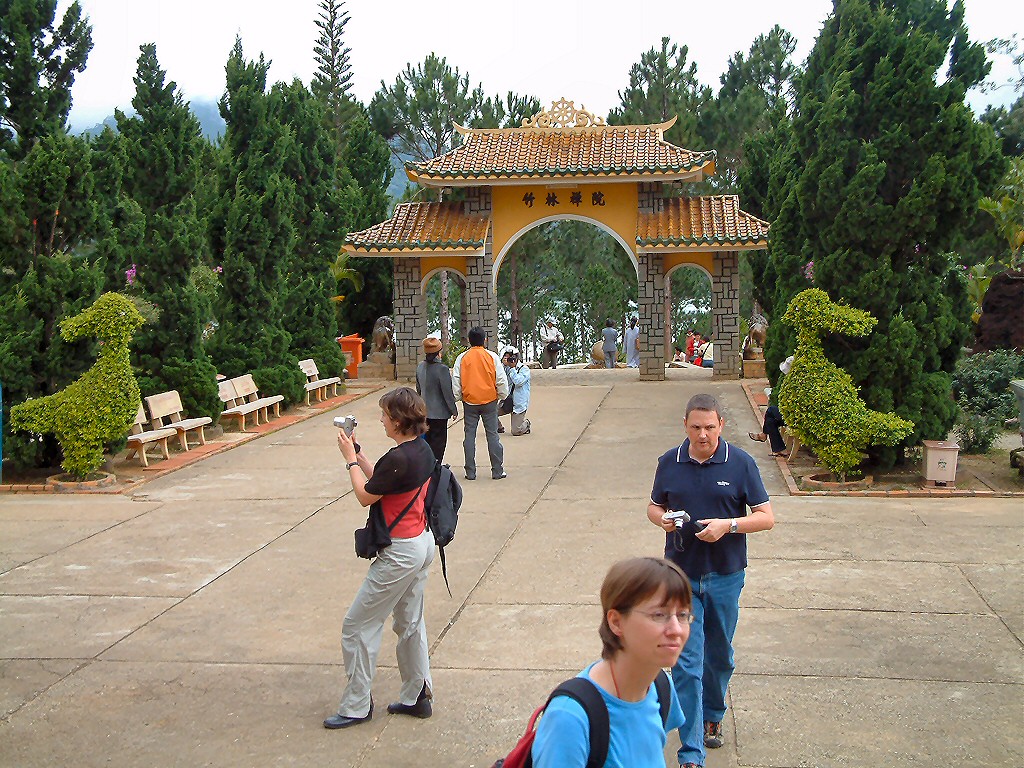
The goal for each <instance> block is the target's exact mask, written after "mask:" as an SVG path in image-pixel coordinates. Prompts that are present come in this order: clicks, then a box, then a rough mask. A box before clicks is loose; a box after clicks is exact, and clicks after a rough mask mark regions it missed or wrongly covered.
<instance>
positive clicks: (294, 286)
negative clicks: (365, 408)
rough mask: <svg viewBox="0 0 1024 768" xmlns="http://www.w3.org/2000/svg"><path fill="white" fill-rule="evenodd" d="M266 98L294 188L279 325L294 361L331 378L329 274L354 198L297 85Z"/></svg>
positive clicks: (314, 110) (319, 109)
mask: <svg viewBox="0 0 1024 768" xmlns="http://www.w3.org/2000/svg"><path fill="white" fill-rule="evenodd" d="M272 98H273V99H275V100H277V101H279V102H280V109H281V116H282V119H283V121H284V122H285V124H286V125H287V126H288V128H289V129H290V130H291V132H292V134H293V135H294V137H295V141H293V142H291V143H290V144H289V148H290V150H291V151H290V153H289V155H288V157H287V159H286V161H285V167H284V171H285V173H286V174H287V176H288V178H290V179H291V180H292V181H293V182H294V184H295V214H294V216H295V223H296V227H295V247H294V251H293V253H292V259H291V263H290V264H289V265H288V270H287V273H286V276H285V281H286V283H287V294H286V296H285V311H284V319H285V326H286V327H287V328H288V329H289V331H290V332H291V334H292V349H293V351H294V353H295V355H296V357H299V358H307V357H312V358H313V359H314V360H316V362H317V366H318V368H319V370H320V372H321V374H323V375H326V376H337V375H339V374H340V373H341V369H342V368H343V367H344V363H343V360H344V358H343V356H342V354H341V348H340V347H339V346H338V344H337V342H336V341H335V338H336V336H337V330H338V328H337V321H336V318H335V313H334V303H333V301H332V300H331V297H333V296H334V295H335V293H336V290H335V289H336V288H337V281H336V280H335V279H334V276H333V275H332V274H331V269H330V268H331V264H332V263H333V262H334V260H335V258H336V257H337V254H338V249H339V247H340V246H341V240H342V237H343V236H344V234H345V232H346V228H347V224H348V222H349V221H351V218H352V213H351V207H352V201H353V199H354V197H355V195H354V194H353V193H354V190H353V189H352V182H351V178H348V179H342V178H341V177H340V176H339V174H338V173H337V168H338V166H337V157H338V147H337V142H336V141H335V134H334V133H333V131H328V130H326V129H325V127H324V108H323V106H322V105H321V104H320V103H319V102H318V101H317V100H316V98H315V97H314V96H313V95H312V94H311V93H310V92H309V91H308V90H307V89H306V87H305V86H304V85H303V84H302V82H301V81H299V80H294V81H292V83H291V84H290V85H284V84H282V83H278V84H277V85H275V86H274V89H273V92H272Z"/></svg>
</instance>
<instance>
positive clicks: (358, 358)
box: [337, 333, 366, 379]
mask: <svg viewBox="0 0 1024 768" xmlns="http://www.w3.org/2000/svg"><path fill="white" fill-rule="evenodd" d="M337 341H338V344H340V345H341V351H342V352H344V353H345V359H346V360H347V361H348V365H347V366H345V378H348V379H358V378H359V364H360V363H361V362H363V342H364V341H366V339H361V338H359V334H358V333H353V334H349V335H348V336H339V337H338V339H337Z"/></svg>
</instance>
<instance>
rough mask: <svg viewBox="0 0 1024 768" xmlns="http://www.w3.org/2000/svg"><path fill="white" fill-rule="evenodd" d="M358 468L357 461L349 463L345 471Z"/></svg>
mask: <svg viewBox="0 0 1024 768" xmlns="http://www.w3.org/2000/svg"><path fill="white" fill-rule="evenodd" d="M358 466H359V462H358V461H350V462H349V463H348V464H346V465H345V469H352V467H358Z"/></svg>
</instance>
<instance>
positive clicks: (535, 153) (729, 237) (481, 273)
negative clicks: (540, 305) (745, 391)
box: [344, 99, 768, 380]
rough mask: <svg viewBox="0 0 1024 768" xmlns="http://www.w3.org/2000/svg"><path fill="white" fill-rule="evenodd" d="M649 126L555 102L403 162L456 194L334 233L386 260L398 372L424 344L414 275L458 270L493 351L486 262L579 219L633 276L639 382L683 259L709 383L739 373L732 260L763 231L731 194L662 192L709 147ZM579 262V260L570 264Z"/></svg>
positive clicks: (494, 328) (494, 271)
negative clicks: (704, 281) (697, 303)
mask: <svg viewBox="0 0 1024 768" xmlns="http://www.w3.org/2000/svg"><path fill="white" fill-rule="evenodd" d="M674 122H675V118H673V119H672V120H669V121H668V122H665V123H660V124H657V125H614V126H613V125H605V124H604V121H603V120H602V119H601V118H595V117H594V116H593V115H591V114H590V113H588V112H585V111H583V110H577V109H575V108H574V106H573V103H572V102H571V101H565V100H564V99H562V100H561V101H558V102H555V103H554V104H552V105H551V110H550V111H549V112H541V113H539V114H538V115H536V116H534V117H533V118H532V119H530V120H524V121H523V125H522V127H520V128H501V129H488V128H483V129H468V128H463V127H462V126H459V125H456V128H457V130H458V131H459V133H460V134H461V135H462V138H463V143H462V145H461V146H459V147H457V148H456V149H453V150H451V151H450V152H447V153H445V154H444V155H441V156H440V157H436V158H434V159H433V160H430V161H428V162H426V163H407V164H406V173H407V174H408V175H409V178H410V179H412V180H413V181H415V182H418V183H420V184H422V185H424V186H428V187H439V188H449V189H450V188H456V187H457V188H463V189H465V200H464V201H460V202H429V203H402V204H400V205H398V206H397V207H396V208H395V213H394V215H393V216H392V217H391V218H390V219H388V220H387V221H384V222H381V223H380V224H376V225H374V226H372V227H370V228H368V229H364V230H362V231H360V232H352V233H351V234H349V235H348V237H347V238H346V239H345V245H344V249H345V250H346V251H347V252H348V253H350V254H352V255H353V256H360V257H365V256H371V257H380V258H389V259H392V260H393V263H394V304H395V306H394V319H395V347H396V367H397V371H396V372H397V375H398V378H400V379H410V378H413V377H415V374H416V364H417V361H418V358H419V353H420V346H419V345H420V341H421V340H422V338H423V337H424V336H426V334H427V332H428V329H427V320H426V299H425V297H424V294H423V283H424V277H426V276H427V275H429V274H430V273H433V272H435V271H437V270H438V269H451V270H454V271H456V272H458V273H459V274H460V275H462V277H463V279H464V280H465V283H466V287H465V290H464V296H465V301H466V312H465V319H466V321H467V322H468V324H469V325H470V326H473V325H479V326H481V327H482V328H484V329H485V330H486V331H487V334H488V336H489V338H490V341H491V343H492V344H497V343H498V309H497V302H496V298H495V296H496V286H497V277H498V268H499V267H500V264H501V260H502V259H503V258H504V256H505V254H506V253H507V251H508V249H509V247H510V246H511V245H512V243H514V242H515V240H516V239H517V238H518V237H519V236H520V235H522V234H523V233H524V232H526V231H527V230H529V229H531V228H532V227H534V226H537V225H539V224H541V223H543V222H546V221H551V220H556V219H569V218H572V219H580V220H584V221H589V222H591V223H593V224H595V225H597V226H599V227H601V229H603V230H605V231H606V232H608V233H610V234H611V235H612V236H613V237H615V239H616V240H618V241H619V242H620V243H621V244H622V245H623V247H624V248H625V249H626V250H627V251H628V252H629V254H630V256H631V258H632V260H633V263H634V265H635V266H636V269H637V279H638V281H639V290H638V294H637V295H638V304H639V311H638V315H639V319H640V323H639V327H640V328H641V333H642V335H641V337H640V378H641V379H646V380H661V379H664V378H665V357H664V353H665V344H664V338H665V314H666V313H665V311H664V309H665V306H664V305H665V280H666V276H667V275H668V274H669V272H670V271H672V270H673V269H675V268H676V267H678V266H681V265H683V264H693V265H695V266H698V267H702V268H703V269H705V270H706V271H707V272H708V274H710V275H711V311H712V316H713V327H714V339H715V368H714V375H715V376H716V377H724V378H738V377H739V375H740V351H741V350H740V343H741V339H740V333H739V306H740V305H739V272H738V259H737V252H738V251H741V250H762V249H764V248H766V247H767V235H768V224H767V223H765V222H764V221H761V220H760V219H758V218H756V217H754V216H751V215H750V214H748V213H746V212H744V211H742V210H740V207H739V198H738V197H736V196H735V195H715V196H704V197H677V196H674V193H676V192H677V191H678V190H679V189H680V188H681V187H682V185H683V183H684V182H693V181H700V180H701V179H703V178H704V177H705V176H706V175H709V174H713V173H714V172H715V158H716V153H715V152H714V150H711V151H708V152H692V151H690V150H688V149H682V148H680V147H676V146H674V145H672V144H669V143H668V142H666V141H665V140H664V134H665V131H666V130H668V129H669V128H670V127H672V125H673V123H674ZM582 258H585V255H584V256H582Z"/></svg>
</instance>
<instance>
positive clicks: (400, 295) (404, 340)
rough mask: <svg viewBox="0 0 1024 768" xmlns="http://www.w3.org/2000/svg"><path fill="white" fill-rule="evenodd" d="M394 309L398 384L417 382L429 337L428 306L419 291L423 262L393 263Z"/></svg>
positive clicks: (400, 259) (412, 259)
mask: <svg viewBox="0 0 1024 768" xmlns="http://www.w3.org/2000/svg"><path fill="white" fill-rule="evenodd" d="M393 277H394V286H393V289H392V298H393V300H394V305H395V318H394V319H395V372H396V375H397V377H398V380H399V381H413V380H415V379H416V366H417V364H418V363H419V359H420V352H421V350H422V347H421V346H420V345H421V344H422V343H423V337H424V336H426V335H427V306H426V304H427V302H426V299H425V297H424V296H423V291H422V290H421V287H420V280H421V279H422V274H421V270H420V259H419V257H418V256H416V257H398V258H395V259H394V260H393Z"/></svg>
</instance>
